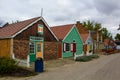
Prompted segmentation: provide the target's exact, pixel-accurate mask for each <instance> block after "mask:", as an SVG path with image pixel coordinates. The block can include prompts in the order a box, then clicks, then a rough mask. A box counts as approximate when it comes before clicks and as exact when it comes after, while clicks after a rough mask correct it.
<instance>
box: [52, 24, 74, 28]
mask: <svg viewBox="0 0 120 80" xmlns="http://www.w3.org/2000/svg"><path fill="white" fill-rule="evenodd" d="M68 25H75V24H61V25H56V26H51V28H53V27H58V26H61V27H64V26H68Z"/></svg>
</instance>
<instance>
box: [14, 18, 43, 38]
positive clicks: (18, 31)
mask: <svg viewBox="0 0 120 80" xmlns="http://www.w3.org/2000/svg"><path fill="white" fill-rule="evenodd" d="M39 20H41V17H40V18H39V19H37V20H36V21H34V22H33V23H31V24H29V25H28V26H26V27H25V28H23V29H22V30H20V31H18V32H17V33H16V34H14V35H13V36H12V37H15V36H16V35H18V34H20V33H21V32H23V31H24V30H26V29H27V28H29V27H30V26H32V25H33V24H35V23H36V22H38V21H39Z"/></svg>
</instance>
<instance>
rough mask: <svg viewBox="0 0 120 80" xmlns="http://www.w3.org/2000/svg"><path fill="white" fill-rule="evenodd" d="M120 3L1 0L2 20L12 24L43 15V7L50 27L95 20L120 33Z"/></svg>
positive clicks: (69, 0) (81, 0) (99, 0)
mask: <svg viewBox="0 0 120 80" xmlns="http://www.w3.org/2000/svg"><path fill="white" fill-rule="evenodd" d="M119 3H120V1H119V0H110V1H109V0H1V1H0V20H2V21H5V22H12V21H16V20H25V19H29V18H32V17H36V16H41V8H43V17H44V18H45V20H46V21H47V22H48V24H49V25H50V26H51V25H52V26H53V25H59V24H68V23H75V22H76V21H78V20H79V21H81V22H82V21H86V20H92V21H95V22H100V23H102V25H103V27H106V28H108V30H109V31H110V32H112V33H113V34H116V33H117V31H115V30H116V28H117V27H118V25H119V23H120V19H119V17H120V5H119ZM113 29H114V31H113Z"/></svg>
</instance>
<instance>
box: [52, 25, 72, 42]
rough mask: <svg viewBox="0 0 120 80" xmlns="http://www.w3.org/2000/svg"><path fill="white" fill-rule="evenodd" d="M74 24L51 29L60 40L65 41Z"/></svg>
mask: <svg viewBox="0 0 120 80" xmlns="http://www.w3.org/2000/svg"><path fill="white" fill-rule="evenodd" d="M73 25H74V24H68V25H60V26H54V27H51V28H50V29H51V30H52V31H53V33H54V34H55V35H56V36H57V38H58V39H59V40H63V39H64V38H65V36H66V35H67V34H68V32H69V31H70V30H71V28H72V27H73Z"/></svg>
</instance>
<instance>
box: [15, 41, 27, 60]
mask: <svg viewBox="0 0 120 80" xmlns="http://www.w3.org/2000/svg"><path fill="white" fill-rule="evenodd" d="M13 48H14V49H13V52H14V55H15V58H18V59H27V55H28V54H29V42H28V41H27V40H14V44H13Z"/></svg>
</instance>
